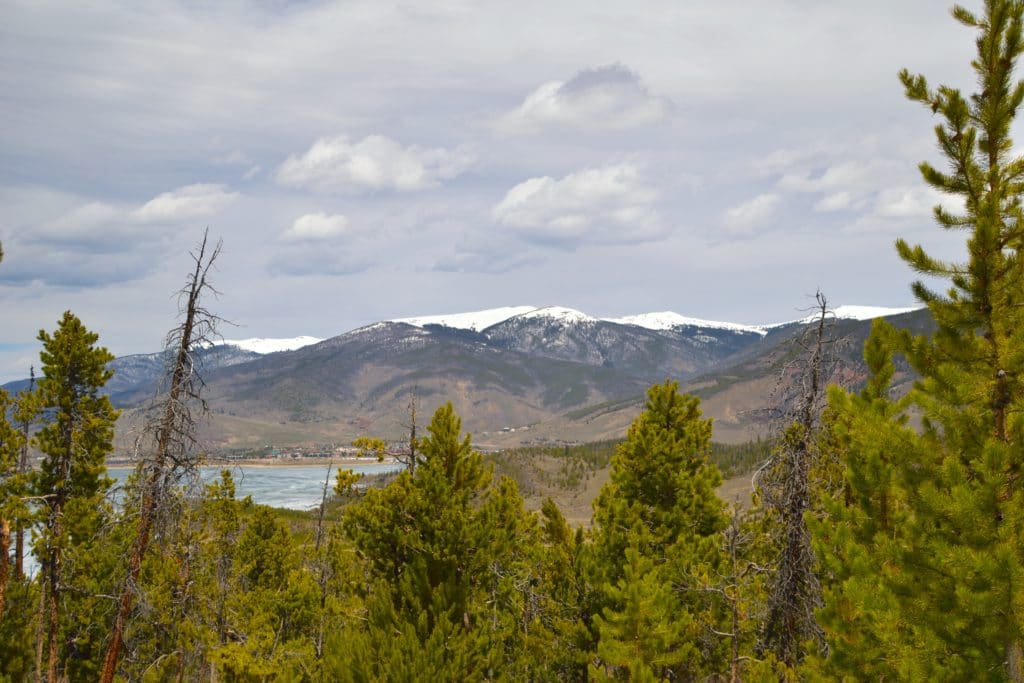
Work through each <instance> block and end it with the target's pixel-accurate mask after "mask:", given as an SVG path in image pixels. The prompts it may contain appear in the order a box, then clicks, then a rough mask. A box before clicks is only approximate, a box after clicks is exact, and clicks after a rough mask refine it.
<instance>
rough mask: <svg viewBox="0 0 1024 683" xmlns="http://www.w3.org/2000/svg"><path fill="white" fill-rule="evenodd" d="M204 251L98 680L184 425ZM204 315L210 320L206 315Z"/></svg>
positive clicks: (117, 647)
mask: <svg viewBox="0 0 1024 683" xmlns="http://www.w3.org/2000/svg"><path fill="white" fill-rule="evenodd" d="M205 253H206V235H204V236H203V241H202V244H201V246H200V247H199V250H198V253H194V254H193V259H194V261H195V270H194V271H193V273H192V274H191V275H190V279H189V281H188V283H187V284H186V286H185V289H184V290H182V292H183V293H185V292H187V294H188V297H187V303H186V305H185V320H184V322H183V323H182V324H181V327H180V328H179V329H180V335H181V336H180V338H179V339H178V348H177V349H176V350H175V358H174V366H173V369H172V370H171V382H170V387H169V390H168V393H167V398H166V399H165V400H164V401H165V402H164V407H163V416H162V417H161V419H160V422H159V424H158V428H157V432H156V452H155V454H154V457H153V462H152V465H151V469H150V472H149V476H147V477H146V480H145V483H144V484H143V486H144V489H143V494H142V504H141V506H140V510H139V524H138V528H137V529H136V532H135V542H134V543H133V544H132V554H131V557H130V558H129V560H128V575H127V576H126V577H125V581H124V585H123V586H122V588H121V595H120V598H119V599H118V609H117V616H116V617H115V619H114V628H113V631H112V632H111V635H110V645H109V646H108V647H107V653H106V656H105V657H104V658H103V671H102V673H101V674H100V681H101V683H111V682H112V681H113V680H114V672H115V670H116V669H117V661H118V659H119V658H120V656H121V645H122V643H123V640H124V630H125V627H126V626H127V624H128V616H129V615H130V614H131V610H132V606H133V604H134V598H135V587H136V585H137V584H138V580H139V574H140V572H141V570H142V561H143V558H145V556H146V552H147V551H148V550H149V541H150V537H151V534H152V530H153V522H154V520H155V519H156V514H157V508H158V506H159V505H160V504H161V503H162V502H163V501H162V487H161V481H162V479H164V474H165V470H166V469H167V461H168V455H169V453H170V449H171V444H172V440H174V439H177V438H181V436H182V434H183V432H184V431H185V430H186V429H187V428H188V425H186V424H182V422H183V421H187V420H188V417H187V415H188V413H187V410H181V408H182V407H183V404H184V403H185V402H186V401H187V400H188V399H189V398H191V396H190V392H189V391H187V390H186V388H185V384H186V383H187V382H188V381H189V375H190V374H191V372H192V358H191V352H192V345H193V342H194V341H195V340H194V335H195V329H196V325H197V322H198V318H200V317H202V316H203V312H202V311H201V310H200V308H199V298H200V295H201V294H202V293H203V290H204V289H206V287H207V286H208V285H207V284H206V273H207V272H208V271H209V268H210V266H211V265H212V264H213V261H214V259H216V258H217V255H218V254H219V253H220V245H219V244H218V245H217V248H216V249H215V250H214V251H213V253H212V254H211V255H210V257H209V259H206V260H205V262H204V258H205ZM204 320H210V317H206V318H205V319H204Z"/></svg>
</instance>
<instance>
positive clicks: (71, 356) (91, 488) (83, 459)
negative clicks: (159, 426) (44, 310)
mask: <svg viewBox="0 0 1024 683" xmlns="http://www.w3.org/2000/svg"><path fill="white" fill-rule="evenodd" d="M98 339H99V337H98V335H97V334H95V333H94V332H90V331H89V330H87V329H86V328H85V326H84V325H83V324H82V322H81V321H80V320H79V319H78V318H77V317H75V315H73V314H72V313H71V312H70V311H68V312H66V313H64V316H63V317H62V318H61V320H60V322H59V324H58V326H57V329H56V331H55V332H54V333H53V334H52V335H50V334H48V333H47V332H45V331H40V333H39V341H41V342H42V344H43V349H42V351H41V353H40V358H41V360H42V371H43V377H42V379H40V380H39V385H38V387H37V389H36V391H37V395H38V406H39V407H40V409H41V410H43V411H45V412H46V414H47V416H48V419H47V421H46V423H45V424H44V425H43V427H42V428H41V429H40V430H39V432H38V434H37V435H36V442H37V444H38V447H39V450H40V451H42V453H43V461H42V464H41V466H40V469H39V472H38V473H37V476H36V477H35V481H34V494H35V495H36V496H37V497H39V498H41V499H42V500H43V501H44V510H43V512H44V518H45V520H44V526H43V529H42V530H41V533H40V536H39V538H38V540H37V542H36V547H35V552H36V556H37V558H38V560H39V564H40V568H41V582H42V591H43V595H42V600H41V601H40V604H41V606H42V611H41V614H40V617H41V619H42V621H43V623H44V625H45V627H44V632H45V656H46V669H45V670H46V680H48V681H57V680H58V677H59V676H63V675H65V671H64V668H65V667H64V664H65V662H66V661H67V659H68V657H69V656H70V655H71V653H70V652H69V650H68V647H67V643H76V641H75V640H74V639H75V637H76V636H77V635H79V634H77V633H62V626H64V625H65V624H63V623H62V613H64V612H65V607H64V606H63V603H64V602H65V598H66V596H65V589H66V588H67V587H68V586H74V584H75V574H74V570H76V568H75V567H68V566H66V561H67V560H68V559H69V558H71V557H75V556H77V557H79V558H82V559H84V558H85V557H87V555H83V554H82V553H81V550H82V548H83V546H88V545H91V544H92V542H93V541H94V539H95V537H96V534H97V531H98V530H99V528H100V526H101V522H102V520H103V518H104V516H105V514H107V513H109V509H108V506H106V505H105V504H104V503H103V497H104V495H105V493H106V491H107V489H108V488H109V487H110V485H111V480H110V479H109V478H108V477H107V476H106V465H105V458H106V456H107V454H108V453H110V452H111V451H112V450H113V436H114V421H115V420H116V418H117V414H118V413H117V411H116V410H114V408H113V407H112V406H111V405H110V401H109V400H108V399H107V397H106V396H101V395H100V393H99V392H100V389H102V388H103V385H104V384H106V382H107V380H109V379H110V377H111V376H112V375H113V371H111V370H108V369H107V364H108V363H109V362H110V361H112V360H113V359H114V357H113V355H111V354H110V352H109V351H107V350H106V349H105V348H102V347H97V346H95V344H96V341H97V340H98ZM79 614H80V612H79ZM89 640H90V641H91V638H90V639H89ZM62 641H63V643H62ZM43 645H44V640H43V639H41V640H40V641H39V643H38V649H37V657H36V659H37V668H40V669H41V666H42V658H43V650H44V647H43ZM76 646H77V643H76ZM75 654H76V658H77V659H78V660H80V661H81V660H84V659H87V657H86V656H85V653H82V652H80V651H76V653H75Z"/></svg>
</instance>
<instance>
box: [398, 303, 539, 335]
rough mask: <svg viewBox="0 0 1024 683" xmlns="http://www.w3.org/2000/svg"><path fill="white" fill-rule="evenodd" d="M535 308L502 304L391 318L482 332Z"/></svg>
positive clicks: (411, 322) (404, 321)
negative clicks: (472, 309)
mask: <svg viewBox="0 0 1024 683" xmlns="http://www.w3.org/2000/svg"><path fill="white" fill-rule="evenodd" d="M533 310H536V309H535V307H534V306H503V307H501V308H489V309H487V310H485V311H472V312H470V313H449V314H446V315H423V316H417V317H415V318H398V319H396V320H392V321H391V322H395V323H406V324H408V325H414V326H416V327H423V326H424V325H443V326H444V327H453V328H455V329H457V330H473V331H474V332H482V331H483V330H485V329H487V328H488V327H490V326H491V325H497V324H498V323H500V322H504V321H505V320H508V319H509V318H514V317H515V316H517V315H521V314H523V313H529V312H530V311H533Z"/></svg>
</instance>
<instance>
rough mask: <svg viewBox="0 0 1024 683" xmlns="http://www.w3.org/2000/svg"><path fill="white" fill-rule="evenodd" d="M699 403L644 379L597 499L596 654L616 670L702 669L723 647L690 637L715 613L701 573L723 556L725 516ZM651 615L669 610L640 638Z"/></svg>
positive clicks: (666, 673) (693, 672)
mask: <svg viewBox="0 0 1024 683" xmlns="http://www.w3.org/2000/svg"><path fill="white" fill-rule="evenodd" d="M699 404H700V401H699V400H698V399H697V398H695V397H692V396H684V395H681V394H680V393H679V388H678V384H677V383H675V382H665V383H664V384H657V385H654V386H653V387H651V388H650V390H649V391H648V393H647V403H646V405H645V407H644V410H643V412H642V413H641V414H640V416H639V417H637V419H636V420H635V421H634V422H633V424H632V426H631V427H630V429H629V433H628V435H627V437H626V441H625V442H623V443H622V444H621V445H620V446H619V448H618V450H617V452H616V454H615V456H614V457H613V458H612V469H611V475H610V477H611V480H610V481H609V483H608V484H606V485H605V486H604V487H603V488H602V490H601V493H600V495H599V496H598V499H597V501H596V502H595V503H594V552H595V556H596V569H597V572H598V578H597V579H596V580H597V581H599V582H600V583H601V585H602V587H603V588H602V593H603V600H602V602H603V607H602V610H601V615H600V619H599V620H598V621H597V629H598V631H599V636H600V642H599V645H598V656H599V660H600V662H601V664H602V667H603V669H602V670H603V671H604V672H606V673H609V674H612V675H615V676H627V675H628V676H630V677H638V678H643V677H652V676H653V677H655V678H661V677H668V678H672V677H675V678H679V677H683V678H687V677H693V676H699V675H704V674H707V673H710V671H713V670H715V667H716V666H717V664H716V663H713V661H714V660H715V659H716V658H718V657H719V656H720V654H721V653H720V652H717V651H718V650H720V648H718V647H717V646H711V647H709V648H707V649H702V648H701V647H699V646H698V645H697V643H698V641H700V640H701V639H702V636H704V635H706V632H705V631H706V628H707V627H708V626H709V625H710V624H711V623H712V622H713V621H715V620H717V617H716V616H713V615H712V612H713V611H714V606H713V604H712V601H711V600H710V599H709V598H708V597H707V594H706V593H705V592H704V591H702V590H701V587H700V585H699V581H698V576H699V575H700V574H701V573H705V572H706V570H707V566H708V565H711V566H714V565H716V564H717V563H718V562H720V560H721V544H720V539H719V537H718V534H719V532H720V531H722V530H723V529H724V527H725V524H726V516H725V510H724V505H723V503H722V501H721V500H720V499H719V498H718V496H717V495H716V493H715V488H716V487H717V486H718V485H719V484H720V483H721V475H720V474H719V473H718V469H717V468H716V467H715V466H714V465H713V464H711V463H710V462H709V461H708V454H709V452H710V443H711V420H705V419H702V418H701V412H700V408H699ZM670 586H671V587H673V588H674V589H675V590H668V587H670ZM658 614H661V615H668V614H671V615H673V618H672V620H671V622H670V623H667V624H665V625H664V627H663V628H661V629H660V630H658V631H657V632H654V631H652V632H650V633H649V636H650V637H649V638H645V640H644V641H642V642H641V641H637V640H636V637H637V634H638V633H640V632H641V631H647V630H648V629H650V628H651V622H650V619H651V618H652V617H654V616H655V615H658ZM645 615H647V616H645Z"/></svg>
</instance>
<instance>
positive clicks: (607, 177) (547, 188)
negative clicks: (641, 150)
mask: <svg viewBox="0 0 1024 683" xmlns="http://www.w3.org/2000/svg"><path fill="white" fill-rule="evenodd" d="M656 198H657V192H656V191H655V190H654V189H652V188H651V187H649V186H648V185H646V184H645V183H644V182H643V180H642V178H641V175H640V170H639V169H638V168H637V167H636V166H635V165H634V164H629V163H626V164H618V165H612V166H605V167H602V168H594V169H585V170H582V171H577V172H576V173H570V174H569V175H567V176H565V177H564V178H562V179H561V180H556V179H554V178H551V177H549V176H543V177H539V178H530V179H529V180H526V181H524V182H522V183H519V184H518V185H516V186H515V187H513V188H512V189H511V190H509V191H508V193H507V194H506V195H505V198H504V199H502V200H501V202H500V203H499V204H498V205H497V206H495V207H494V209H493V210H492V216H493V217H494V219H495V220H496V221H497V222H498V223H500V224H502V225H505V226H507V227H509V228H511V229H513V230H514V231H515V232H517V233H518V234H520V235H521V236H523V237H525V238H527V239H529V240H531V241H535V242H539V243H542V244H549V245H557V246H563V247H572V246H576V245H577V244H584V243H594V244H621V243H632V242H638V241H645V240H651V239H655V238H657V237H660V236H661V235H662V220H661V217H660V216H659V214H658V212H657V211H656V210H655V208H654V207H653V202H654V200H655V199H656Z"/></svg>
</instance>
